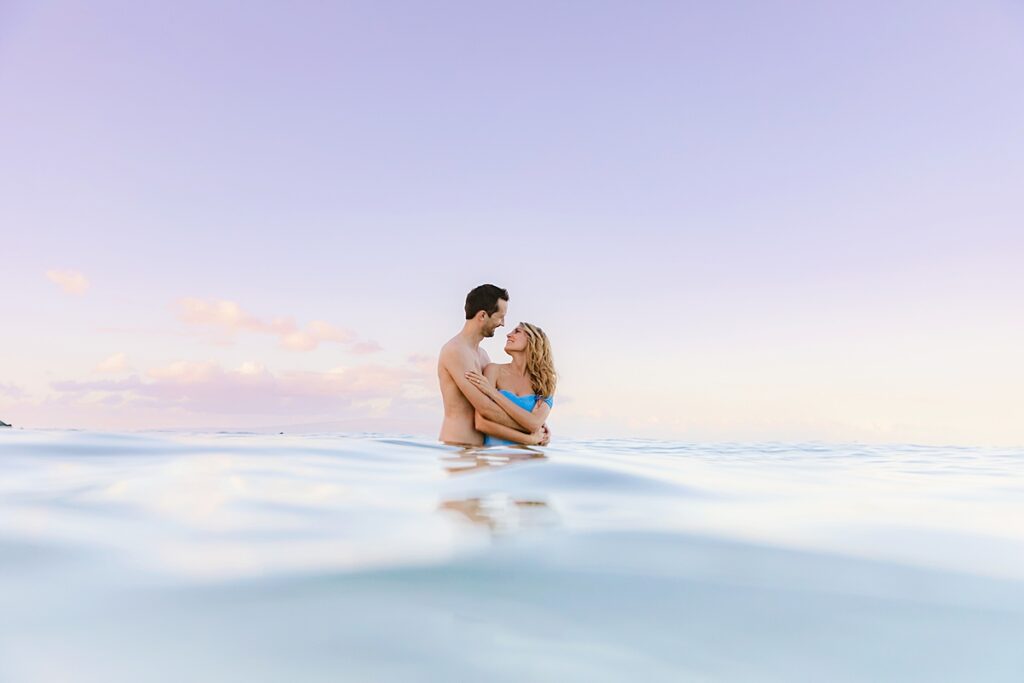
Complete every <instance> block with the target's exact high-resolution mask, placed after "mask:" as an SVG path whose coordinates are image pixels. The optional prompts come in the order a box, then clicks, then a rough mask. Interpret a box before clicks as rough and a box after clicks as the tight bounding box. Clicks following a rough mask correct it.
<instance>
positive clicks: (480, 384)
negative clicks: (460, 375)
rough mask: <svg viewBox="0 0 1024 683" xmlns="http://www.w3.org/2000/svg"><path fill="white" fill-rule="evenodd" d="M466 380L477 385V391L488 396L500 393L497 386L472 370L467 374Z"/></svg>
mask: <svg viewBox="0 0 1024 683" xmlns="http://www.w3.org/2000/svg"><path fill="white" fill-rule="evenodd" d="M466 379H468V380H469V381H470V382H472V383H473V384H474V385H476V388H477V389H479V390H480V391H482V392H484V393H485V394H486V395H488V396H494V395H495V394H497V393H498V390H497V388H495V386H494V385H493V384H491V380H489V379H487V378H486V377H484V376H483V375H481V374H480V373H479V372H474V371H473V370H470V371H469V372H467V373H466Z"/></svg>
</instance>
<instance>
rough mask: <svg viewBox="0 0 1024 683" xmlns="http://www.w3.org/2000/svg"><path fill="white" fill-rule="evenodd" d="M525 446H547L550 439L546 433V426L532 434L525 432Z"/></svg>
mask: <svg viewBox="0 0 1024 683" xmlns="http://www.w3.org/2000/svg"><path fill="white" fill-rule="evenodd" d="M526 439H527V443H526V445H527V446H547V445H548V441H550V440H551V435H550V434H549V433H548V428H547V426H546V425H545V426H543V427H541V428H540V429H538V430H537V431H535V432H534V433H533V434H527V435H526Z"/></svg>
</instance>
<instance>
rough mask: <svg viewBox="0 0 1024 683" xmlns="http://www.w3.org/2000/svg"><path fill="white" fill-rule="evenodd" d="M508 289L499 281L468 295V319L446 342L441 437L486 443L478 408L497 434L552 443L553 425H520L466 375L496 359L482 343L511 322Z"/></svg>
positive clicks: (441, 365) (440, 367) (440, 374)
mask: <svg viewBox="0 0 1024 683" xmlns="http://www.w3.org/2000/svg"><path fill="white" fill-rule="evenodd" d="M507 308H508V291H506V290H504V289H502V288H501V287H496V286H495V285H480V286H479V287H476V288H474V289H473V290H472V291H471V292H470V293H469V294H468V295H467V296H466V324H465V325H463V327H462V331H461V332H459V333H458V334H457V335H455V336H454V337H452V338H451V339H450V340H449V341H448V343H447V344H445V345H444V346H442V347H441V355H440V357H439V358H438V361H437V379H438V381H439V382H440V383H441V398H442V399H443V400H444V422H443V423H442V424H441V436H440V437H439V438H440V439H441V441H444V442H445V443H449V444H456V445H459V446H482V445H483V443H484V435H483V434H481V433H480V432H479V431H477V429H476V413H480V416H481V417H482V418H483V419H484V420H488V421H490V422H492V423H495V424H493V425H489V427H490V428H492V429H494V431H496V432H498V433H496V434H495V436H497V437H499V438H502V439H506V440H508V441H517V442H520V443H522V442H526V443H530V444H541V445H543V444H546V443H547V438H548V436H547V428H546V427H542V428H541V429H539V430H538V431H536V432H534V433H533V434H525V433H524V432H523V431H521V429H520V427H519V425H518V424H517V423H516V422H515V420H513V419H512V418H511V417H509V416H508V414H507V413H506V412H505V411H504V410H502V409H501V407H500V406H499V405H498V404H497V403H495V402H494V401H492V400H491V399H490V397H488V396H487V395H486V394H484V393H483V392H482V391H480V390H479V389H477V388H476V385H474V384H473V383H472V382H470V381H469V380H468V379H466V372H467V371H469V370H474V371H476V372H479V373H483V369H484V367H485V366H486V365H487V364H488V363H490V362H491V359H490V358H488V357H487V352H486V351H484V350H483V349H481V348H480V342H481V341H483V340H484V338H485V337H487V338H489V337H493V336H494V331H495V330H496V329H498V328H499V327H501V326H503V325H504V324H505V310H506V309H507Z"/></svg>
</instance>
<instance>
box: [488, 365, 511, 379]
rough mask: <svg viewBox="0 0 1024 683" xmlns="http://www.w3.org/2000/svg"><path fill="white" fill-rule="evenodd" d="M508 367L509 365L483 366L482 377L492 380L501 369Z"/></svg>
mask: <svg viewBox="0 0 1024 683" xmlns="http://www.w3.org/2000/svg"><path fill="white" fill-rule="evenodd" d="M509 365H510V363H488V364H487V365H485V366H484V377H487V378H489V379H493V378H494V377H496V376H497V375H498V374H499V373H501V372H502V371H503V368H507V367H508V366H509Z"/></svg>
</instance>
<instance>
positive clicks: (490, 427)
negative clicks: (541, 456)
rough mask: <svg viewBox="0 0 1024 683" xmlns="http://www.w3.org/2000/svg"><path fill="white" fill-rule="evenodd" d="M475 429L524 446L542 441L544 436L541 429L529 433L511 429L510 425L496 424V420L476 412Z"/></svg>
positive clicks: (534, 444)
mask: <svg viewBox="0 0 1024 683" xmlns="http://www.w3.org/2000/svg"><path fill="white" fill-rule="evenodd" d="M476 430H477V431H478V432H483V433H484V434H489V435H490V436H493V437H495V438H498V439H504V440H505V441H511V442H513V443H521V444H524V445H526V446H536V445H538V444H540V443H541V442H542V441H544V437H545V433H544V430H543V429H538V430H537V431H535V432H532V433H530V434H524V433H523V432H520V431H519V430H517V429H511V428H510V427H506V426H505V425H501V424H498V423H497V422H491V421H490V420H488V419H487V418H486V417H484V416H483V415H481V414H480V413H477V414H476Z"/></svg>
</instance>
